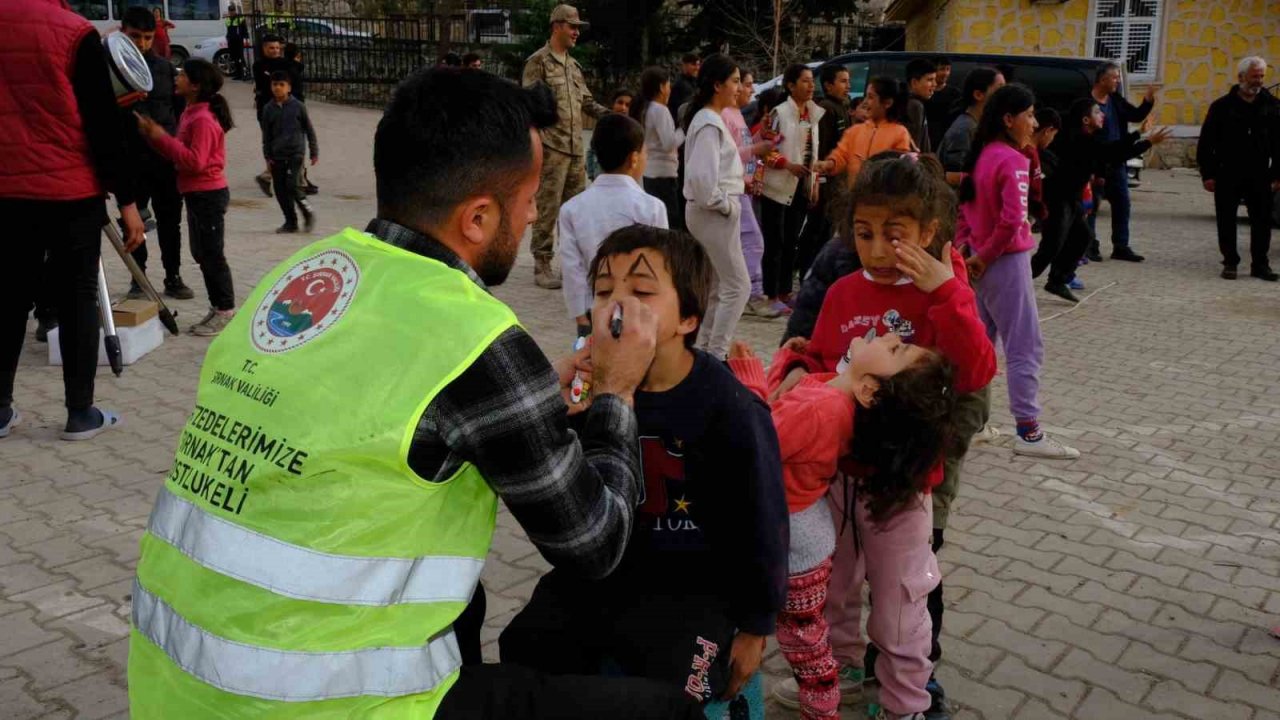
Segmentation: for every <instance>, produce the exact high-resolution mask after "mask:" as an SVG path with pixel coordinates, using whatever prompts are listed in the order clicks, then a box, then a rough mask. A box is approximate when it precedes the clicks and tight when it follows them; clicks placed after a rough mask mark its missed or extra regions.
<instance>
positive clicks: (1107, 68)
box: [1093, 62, 1120, 85]
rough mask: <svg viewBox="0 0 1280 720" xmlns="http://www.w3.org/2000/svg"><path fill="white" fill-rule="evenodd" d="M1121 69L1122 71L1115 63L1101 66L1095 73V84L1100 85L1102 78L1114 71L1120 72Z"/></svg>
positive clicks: (1106, 63)
mask: <svg viewBox="0 0 1280 720" xmlns="http://www.w3.org/2000/svg"><path fill="white" fill-rule="evenodd" d="M1119 69H1120V66H1119V65H1118V64H1116V63H1113V62H1105V63H1102V64H1101V65H1099V66H1098V69H1097V70H1095V71H1093V84H1094V85H1097V84H1098V83H1100V82H1102V77H1103V76H1104V75H1106V74H1107V73H1109V72H1111V71H1112V70H1119Z"/></svg>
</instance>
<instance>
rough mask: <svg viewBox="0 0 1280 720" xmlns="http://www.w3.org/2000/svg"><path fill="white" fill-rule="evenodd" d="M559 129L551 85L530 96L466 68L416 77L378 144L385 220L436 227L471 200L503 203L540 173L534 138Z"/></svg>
mask: <svg viewBox="0 0 1280 720" xmlns="http://www.w3.org/2000/svg"><path fill="white" fill-rule="evenodd" d="M555 122H556V105H555V98H554V97H552V95H551V90H550V88H547V87H546V86H545V85H538V86H535V87H533V88H530V89H524V88H521V87H520V86H518V85H516V84H515V83H512V82H510V81H508V80H504V79H502V78H500V77H498V76H497V75H493V74H491V73H479V72H473V71H468V70H461V69H458V68H431V69H426V70H421V71H419V72H417V73H414V74H413V75H410V76H409V78H408V79H406V80H405V81H404V82H402V83H401V84H400V86H399V87H398V88H396V91H395V94H394V95H393V96H392V98H391V102H390V103H388V104H387V109H386V111H385V112H383V114H382V120H380V121H379V122H378V130H377V133H376V134H375V135H374V139H373V171H374V176H375V178H376V180H377V195H378V217H380V218H384V219H387V220H391V221H393V222H397V223H400V224H401V225H406V226H408V227H420V226H422V225H427V226H432V225H437V224H439V223H442V222H444V221H445V219H446V218H447V217H448V216H449V213H450V212H452V211H453V209H454V208H455V207H457V206H458V205H459V204H461V203H462V202H463V201H465V200H467V199H468V198H471V197H475V196H478V195H492V196H494V197H495V198H497V199H498V200H499V202H501V201H502V200H503V199H504V198H506V197H508V196H509V195H510V194H511V192H512V190H513V188H514V187H515V186H516V185H517V184H518V183H519V182H520V181H521V180H522V179H523V178H524V177H525V176H527V175H528V173H529V170H530V168H531V166H532V165H533V153H534V150H533V140H532V139H531V138H530V136H529V131H530V130H532V129H536V130H541V129H542V128H546V127H550V126H552V125H554V124H555Z"/></svg>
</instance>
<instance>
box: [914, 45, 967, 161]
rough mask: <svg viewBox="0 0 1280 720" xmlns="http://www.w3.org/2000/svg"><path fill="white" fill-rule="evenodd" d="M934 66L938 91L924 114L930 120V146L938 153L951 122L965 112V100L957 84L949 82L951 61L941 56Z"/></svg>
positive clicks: (928, 103)
mask: <svg viewBox="0 0 1280 720" xmlns="http://www.w3.org/2000/svg"><path fill="white" fill-rule="evenodd" d="M933 66H934V67H936V68H937V69H938V72H937V73H936V74H935V76H934V77H935V78H936V83H937V89H936V90H934V91H933V97H931V98H929V101H928V102H926V103H925V104H924V114H925V117H926V118H928V120H929V145H930V146H931V147H932V148H933V149H934V150H935V151H936V150H937V149H938V148H939V147H940V146H941V145H942V136H943V134H945V133H946V132H947V130H948V129H949V128H950V127H951V122H952V121H953V120H955V119H956V117H957V116H958V115H960V114H961V113H963V112H964V108H965V98H964V97H963V95H962V94H961V92H960V88H959V87H958V86H956V84H955V83H951V82H948V81H949V80H950V79H951V59H950V58H948V57H944V56H942V55H939V56H938V57H936V58H934V59H933Z"/></svg>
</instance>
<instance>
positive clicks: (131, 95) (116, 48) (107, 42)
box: [102, 32, 151, 107]
mask: <svg viewBox="0 0 1280 720" xmlns="http://www.w3.org/2000/svg"><path fill="white" fill-rule="evenodd" d="M102 46H103V48H104V49H105V50H106V51H107V68H108V70H109V72H108V74H109V75H110V76H111V87H112V89H113V90H115V93H116V103H118V104H119V105H120V106H121V107H125V106H128V105H132V104H133V103H135V102H137V101H139V100H141V99H142V98H143V97H145V96H146V94H147V93H149V92H151V68H149V67H147V60H146V58H144V57H142V53H141V52H140V51H139V50H138V46H137V45H134V44H133V41H132V40H130V39H129V36H127V35H125V34H124V33H122V32H114V33H111V34H110V35H108V36H107V37H106V38H104V39H103V41H102Z"/></svg>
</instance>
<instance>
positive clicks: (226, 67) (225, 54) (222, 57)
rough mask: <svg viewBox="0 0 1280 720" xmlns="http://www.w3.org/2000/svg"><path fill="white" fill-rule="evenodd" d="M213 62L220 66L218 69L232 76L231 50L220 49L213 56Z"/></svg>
mask: <svg viewBox="0 0 1280 720" xmlns="http://www.w3.org/2000/svg"><path fill="white" fill-rule="evenodd" d="M213 64H214V65H217V66H218V69H219V70H221V71H222V74H223V75H225V76H227V77H230V76H231V71H232V69H233V68H232V67H231V51H230V50H219V51H218V52H217V53H216V54H215V55H214V56H213Z"/></svg>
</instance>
